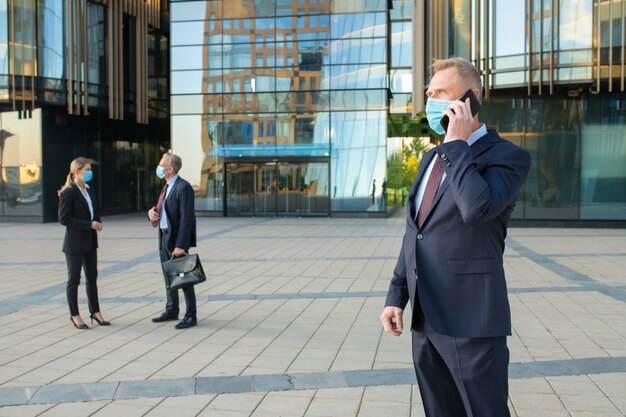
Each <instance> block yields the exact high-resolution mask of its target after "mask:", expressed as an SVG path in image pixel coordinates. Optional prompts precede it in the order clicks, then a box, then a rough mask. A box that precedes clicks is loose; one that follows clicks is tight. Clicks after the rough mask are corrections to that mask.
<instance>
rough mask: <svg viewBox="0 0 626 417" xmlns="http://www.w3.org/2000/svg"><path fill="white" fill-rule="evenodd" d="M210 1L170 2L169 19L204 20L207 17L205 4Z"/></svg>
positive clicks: (208, 3)
mask: <svg viewBox="0 0 626 417" xmlns="http://www.w3.org/2000/svg"><path fill="white" fill-rule="evenodd" d="M210 4H211V2H210V1H206V0H202V1H185V2H180V3H172V4H171V5H170V20H171V21H172V22H178V21H181V20H205V19H208V18H209V15H208V14H207V11H211V9H210V8H209V9H207V5H210Z"/></svg>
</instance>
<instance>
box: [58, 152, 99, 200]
mask: <svg viewBox="0 0 626 417" xmlns="http://www.w3.org/2000/svg"><path fill="white" fill-rule="evenodd" d="M93 163H94V161H93V160H92V159H89V158H85V157H84V156H79V157H78V158H76V159H74V160H73V161H72V163H71V164H70V172H69V173H68V174H67V179H66V180H65V184H63V186H62V187H61V188H59V191H57V194H58V195H59V196H60V195H61V193H62V192H63V191H65V190H66V189H67V188H69V187H71V186H72V184H75V182H74V176H75V175H76V173H77V172H78V171H80V170H81V169H83V167H84V166H85V165H87V164H93Z"/></svg>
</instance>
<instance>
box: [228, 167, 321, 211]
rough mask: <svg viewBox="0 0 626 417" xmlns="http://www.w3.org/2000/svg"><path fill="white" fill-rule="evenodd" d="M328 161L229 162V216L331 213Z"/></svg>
mask: <svg viewBox="0 0 626 417" xmlns="http://www.w3.org/2000/svg"><path fill="white" fill-rule="evenodd" d="M328 184H329V182H328V162H273V161H272V162H265V163H263V162H260V163H247V164H239V163H227V164H226V191H227V192H226V201H225V207H226V215H227V216H294V217H295V216H328V214H329V208H330V204H329V201H330V200H329V198H330V197H329V186H328Z"/></svg>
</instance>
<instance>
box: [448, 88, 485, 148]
mask: <svg viewBox="0 0 626 417" xmlns="http://www.w3.org/2000/svg"><path fill="white" fill-rule="evenodd" d="M480 107H481V106H480V102H479V101H478V99H477V98H476V95H474V92H473V91H472V90H471V89H470V90H467V92H465V94H463V96H462V97H461V98H459V99H458V100H455V101H453V102H452V103H450V106H448V108H447V109H446V110H445V111H444V112H443V118H442V119H441V126H442V127H443V128H444V129H445V130H446V140H448V141H451V140H467V139H468V138H469V137H470V135H471V134H472V132H473V131H474V130H475V129H476V125H475V123H474V116H475V115H476V113H478V111H480Z"/></svg>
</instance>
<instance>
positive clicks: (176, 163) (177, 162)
mask: <svg viewBox="0 0 626 417" xmlns="http://www.w3.org/2000/svg"><path fill="white" fill-rule="evenodd" d="M163 158H167V159H169V161H170V165H171V166H172V168H174V171H176V172H178V171H180V169H181V168H182V167H183V160H182V159H180V156H178V155H174V154H173V153H165V154H163Z"/></svg>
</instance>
